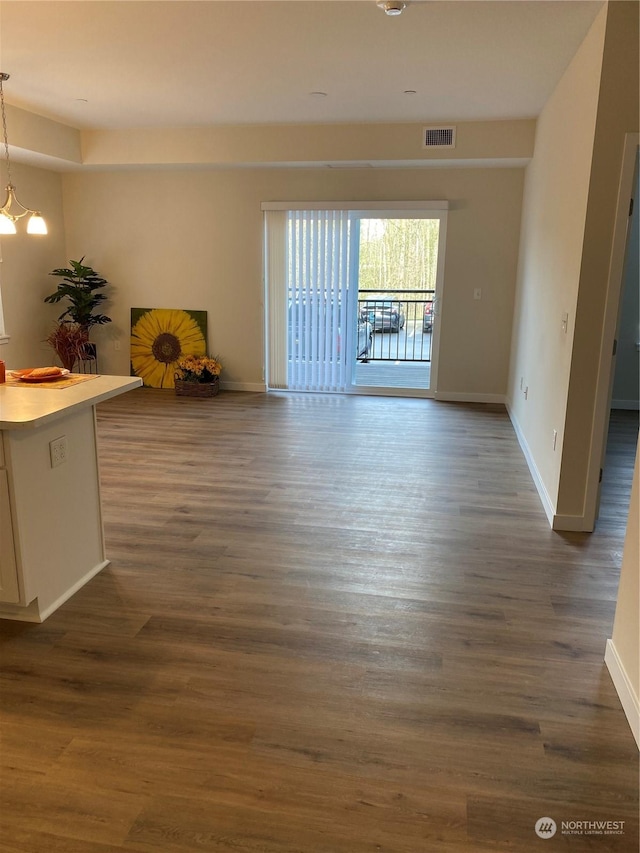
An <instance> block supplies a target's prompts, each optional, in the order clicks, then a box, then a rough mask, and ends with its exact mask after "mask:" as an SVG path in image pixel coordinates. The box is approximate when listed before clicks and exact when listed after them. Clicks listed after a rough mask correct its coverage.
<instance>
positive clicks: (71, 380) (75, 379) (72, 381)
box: [4, 373, 98, 389]
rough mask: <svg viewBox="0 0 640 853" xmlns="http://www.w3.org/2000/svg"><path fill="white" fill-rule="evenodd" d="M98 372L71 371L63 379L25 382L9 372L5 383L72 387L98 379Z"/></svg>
mask: <svg viewBox="0 0 640 853" xmlns="http://www.w3.org/2000/svg"><path fill="white" fill-rule="evenodd" d="M97 378H98V374H97V373H70V374H69V375H68V376H65V377H64V378H63V379H54V380H53V381H52V382H23V381H22V380H21V379H16V378H15V376H11V375H10V374H9V373H7V379H6V382H5V383H4V384H5V385H8V386H9V387H10V388H49V389H51V388H71V386H72V385H78V384H79V383H80V382H88V381H89V379H97Z"/></svg>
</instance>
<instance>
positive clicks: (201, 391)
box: [175, 376, 220, 397]
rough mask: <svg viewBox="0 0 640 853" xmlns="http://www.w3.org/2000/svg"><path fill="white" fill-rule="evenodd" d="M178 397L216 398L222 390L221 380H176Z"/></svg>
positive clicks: (216, 378)
mask: <svg viewBox="0 0 640 853" xmlns="http://www.w3.org/2000/svg"><path fill="white" fill-rule="evenodd" d="M175 385H176V396H178V397H215V396H216V394H217V393H218V391H219V390H220V380H219V379H218V377H217V376H216V377H215V378H214V380H213V382H185V380H184V379H176V380H175Z"/></svg>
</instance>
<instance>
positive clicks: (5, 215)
mask: <svg viewBox="0 0 640 853" xmlns="http://www.w3.org/2000/svg"><path fill="white" fill-rule="evenodd" d="M8 79H9V75H8V74H4V73H3V72H2V71H0V111H1V112H2V131H3V133H4V156H5V159H6V161H7V181H8V183H7V197H6V198H5V200H4V204H3V205H2V207H0V234H15V233H16V222H17V221H18V220H19V219H22V218H23V216H27V214H31V215H30V216H29V220H28V222H27V234H46V233H47V224H46V222H45V221H44V219H43V218H42V216H41V215H40V211H39V210H32V209H31V208H30V207H25V206H24V204H21V203H20V202H19V201H18V198H17V196H16V188H15V187H14V186H13V184H12V183H11V162H10V160H9V143H8V141H7V117H6V115H5V112H4V92H3V90H2V84H3V83H4V81H5V80H8ZM19 211H21V212H19Z"/></svg>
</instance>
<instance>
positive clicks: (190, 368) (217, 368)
mask: <svg viewBox="0 0 640 853" xmlns="http://www.w3.org/2000/svg"><path fill="white" fill-rule="evenodd" d="M221 372H222V364H221V363H220V362H219V361H218V359H217V358H214V357H213V356H211V357H210V356H207V355H185V356H183V357H182V358H179V359H178V361H177V363H176V373H175V378H176V379H180V380H182V381H183V382H198V383H203V384H204V383H207V382H215V381H216V379H217V378H218V376H220V373H221Z"/></svg>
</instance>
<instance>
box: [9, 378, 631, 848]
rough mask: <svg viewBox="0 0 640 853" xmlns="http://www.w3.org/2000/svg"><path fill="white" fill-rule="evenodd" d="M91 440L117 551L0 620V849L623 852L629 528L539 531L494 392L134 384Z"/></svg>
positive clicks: (534, 501)
mask: <svg viewBox="0 0 640 853" xmlns="http://www.w3.org/2000/svg"><path fill="white" fill-rule="evenodd" d="M99 433H100V437H101V470H102V483H103V501H104V505H105V530H106V538H107V547H108V554H109V556H110V558H111V560H112V563H111V566H110V567H109V568H107V569H105V570H104V571H103V572H102V573H101V574H100V575H98V576H97V577H96V578H94V579H93V580H92V581H91V582H90V583H89V584H88V585H87V586H85V587H84V588H83V589H82V590H80V591H79V592H78V593H77V594H76V595H75V596H74V597H73V598H72V599H71V600H70V601H69V602H67V603H66V604H65V605H64V606H63V607H62V608H61V609H60V610H58V611H57V612H56V613H54V614H53V615H52V616H51V617H50V618H49V619H48V620H47V621H46V622H45V623H44V624H42V625H28V624H19V623H12V622H7V621H3V622H2V623H0V642H1V646H0V649H1V657H2V677H1V681H0V710H1V719H2V744H1V747H2V748H1V752H0V781H1V783H2V795H1V796H2V800H1V810H0V850H1V851H2V853H123V851H129V853H157V851H162V853H164V852H165V851H166V853H193V851H200V853H202V851H204V852H205V853H207V851H216V853H218V851H224V853H243V851H244V853H258V851H259V853H462V852H463V851H464V853H480V851H490V850H497V851H509V853H529V851H535V850H538V849H540V850H545V851H557V850H561V851H575V853H582V851H592V850H593V851H603V852H604V851H629V853H631V851H633V853H635V851H637V850H638V752H637V749H636V746H635V743H634V740H633V737H632V735H631V732H630V729H629V727H628V725H627V722H626V720H625V717H624V714H623V711H622V709H621V706H620V702H619V700H618V697H617V695H616V693H615V690H614V688H613V686H612V683H611V680H610V677H609V674H608V672H607V670H606V668H605V666H604V663H603V655H604V650H605V642H606V639H607V638H608V637H610V636H611V629H612V622H613V615H614V608H615V599H616V593H617V583H618V573H619V566H620V555H621V550H622V537H623V535H624V524H623V523H621V522H620V521H619V520H618V519H617V518H616V517H615V513H614V512H613V510H612V509H611V506H610V504H607V494H605V497H604V500H603V514H602V516H601V520H600V523H599V525H598V529H597V531H596V532H595V533H594V534H593V535H591V536H588V535H579V534H562V535H559V534H557V533H553V532H552V531H551V530H550V529H549V527H548V524H547V520H546V518H545V516H544V513H543V511H542V508H541V505H540V502H539V499H538V496H537V494H536V492H535V489H534V486H533V484H532V481H531V478H530V475H529V473H528V470H527V467H526V464H525V462H524V459H523V457H522V454H521V451H520V449H519V447H518V444H517V441H516V438H515V436H514V433H513V430H512V427H511V425H510V422H509V420H508V417H507V415H506V413H505V411H504V409H502V408H501V407H491V406H481V405H462V404H446V403H445V404H443V403H435V402H433V401H430V400H416V399H413V400H411V399H400V398H382V397H363V396H322V395H275V394H274V395H260V394H243V393H232V392H227V393H221V394H220V395H219V396H218V397H217V398H214V399H212V400H192V399H189V398H183V397H180V398H178V397H175V396H173V395H172V393H171V392H162V391H150V390H140V391H134V392H131V393H129V394H127V395H125V396H123V397H120V398H117V399H115V400H112V401H110V402H108V403H105V404H102V405H101V406H100V407H99ZM612 452H613V451H612ZM615 455H616V459H617V460H618V462H619V463H620V464H619V466H618V470H619V471H620V472H623V471H624V469H625V465H626V468H629V465H628V463H624V464H623V462H622V461H621V460H622V452H620V453H618V451H615ZM631 464H632V463H631ZM624 476H627V475H625V474H624V473H621V474H619V476H617V477H616V478H615V482H612V485H611V488H610V489H609V484H608V483H607V482H606V481H605V492H607V489H609V491H610V492H611V493H612V494H613V493H615V495H614V497H615V500H618V501H619V503H623V498H622V497H621V494H622V485H621V481H620V480H619V477H624ZM629 482H630V480H629ZM605 506H609V509H607V510H606V511H605V510H604V507H605ZM61 535H71V536H74V535H81V531H75V530H74V529H73V520H72V519H70V522H69V529H68V530H65V531H61ZM543 816H545V817H546V816H549V817H551V818H553V819H554V820H555V821H556V822H557V825H558V831H557V833H556V835H555V836H554V837H553V838H551V839H545V840H542V839H540V838H538V836H537V835H536V834H535V832H534V825H535V823H536V821H537V820H538V818H540V817H543ZM595 820H601V821H624V834H622V835H607V836H598V835H580V836H579V835H572V836H568V835H563V834H562V832H561V822H562V821H595Z"/></svg>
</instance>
